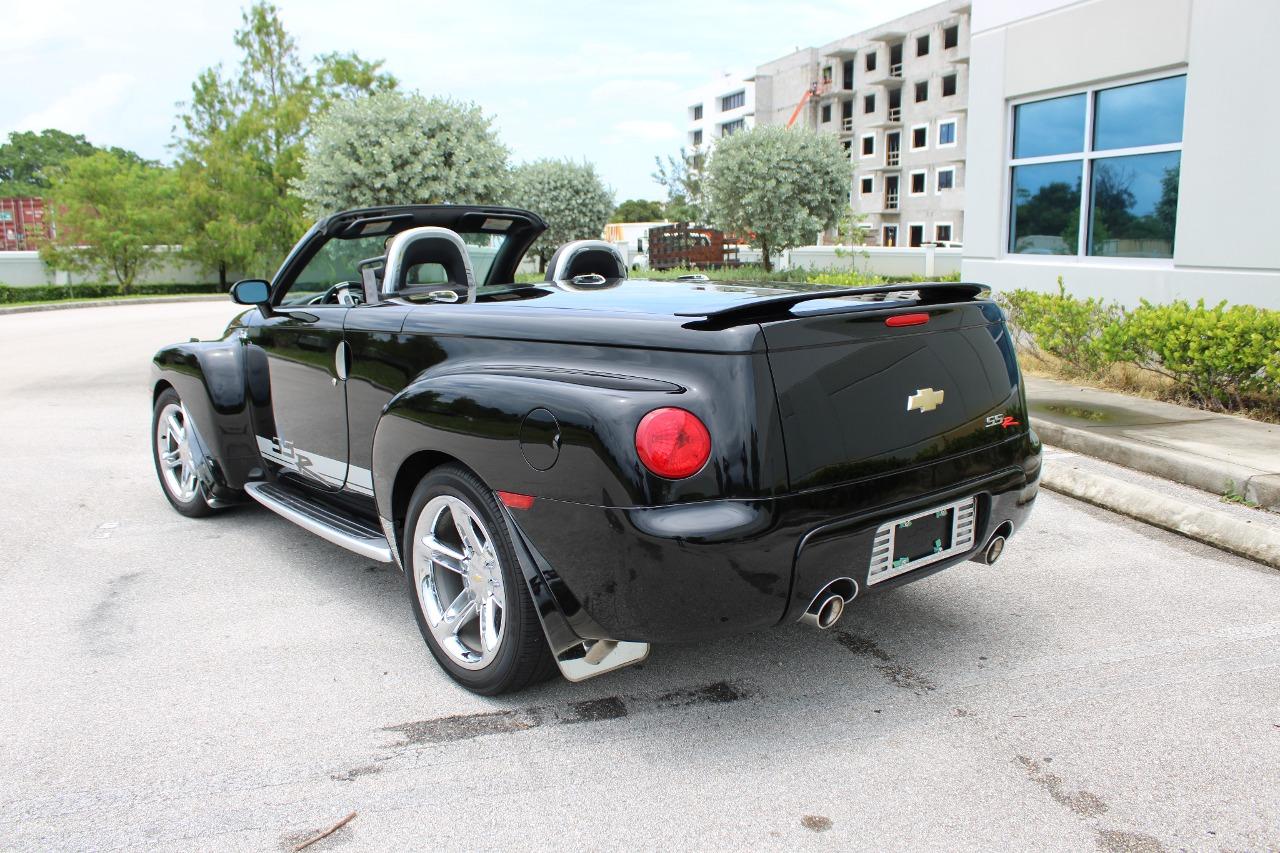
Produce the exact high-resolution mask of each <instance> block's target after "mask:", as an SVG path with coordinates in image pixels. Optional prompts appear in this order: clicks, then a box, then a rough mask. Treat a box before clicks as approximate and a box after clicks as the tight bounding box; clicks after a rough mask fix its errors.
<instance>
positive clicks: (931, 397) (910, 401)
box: [907, 388, 946, 412]
mask: <svg viewBox="0 0 1280 853" xmlns="http://www.w3.org/2000/svg"><path fill="white" fill-rule="evenodd" d="M944 394H946V392H945V391H935V390H933V389H932V388H917V389H916V393H914V394H912V395H911V396H910V397H907V411H908V412H914V411H917V410H918V411H921V412H932V411H933V410H934V409H936V408H938V407H939V406H941V405H942V397H943V395H944Z"/></svg>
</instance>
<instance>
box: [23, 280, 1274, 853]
mask: <svg viewBox="0 0 1280 853" xmlns="http://www.w3.org/2000/svg"><path fill="white" fill-rule="evenodd" d="M233 311H234V306H231V305H230V304H223V303H186V304H171V305H139V306H131V307H129V308H119V307H112V308H97V309H83V310H73V311H58V312H49V313H36V314H21V315H13V316H8V317H0V365H2V366H3V370H0V431H2V434H3V436H4V439H3V445H2V446H0V474H2V476H0V514H2V517H3V519H4V533H3V540H2V541H3V548H2V549H0V650H3V651H2V652H0V849H4V850H28V849H31V850H46V849H58V850H80V849H84V850H91V849H92V850H114V849H162V850H193V849H195V850H280V849H292V848H293V847H294V846H296V845H298V844H300V843H302V842H304V841H306V840H308V839H309V838H311V837H313V836H314V835H315V834H316V833H319V832H321V831H323V830H325V829H327V828H328V827H331V826H332V825H334V824H335V823H337V822H338V821H340V820H341V819H342V818H344V817H346V816H348V815H349V814H350V813H352V812H355V815H356V816H355V817H354V818H352V819H351V820H350V821H349V822H348V823H346V824H345V826H343V827H342V828H341V829H338V830H337V831H336V832H334V833H333V834H332V835H330V836H328V837H327V838H325V839H324V840H322V841H319V842H317V843H316V844H314V845H312V846H310V847H308V848H307V850H308V851H321V850H366V849H375V850H383V849H423V850H427V849H434V850H488V849H494V850H497V849H504V850H505V849H512V848H555V849H557V850H593V851H594V850H615V849H616V850H621V849H636V848H643V849H653V848H660V847H661V848H681V849H742V848H752V849H759V848H766V849H784V848H785V849H815V850H826V849H866V850H877V851H882V850H883V851H894V850H903V851H905V850H985V849H1036V850H1103V851H1155V850H1177V849H1183V848H1185V849H1192V850H1280V572H1277V571H1275V570H1273V569H1268V568H1264V567H1262V566H1259V565H1258V564H1255V563H1251V562H1249V561H1247V560H1244V559H1240V558H1237V557H1232V556H1229V555H1227V554H1225V553H1223V552H1221V551H1217V550H1215V549H1213V548H1211V547H1209V546H1206V545H1201V544H1198V543H1196V542H1192V541H1190V540H1187V539H1184V538H1182V537H1179V536H1176V535H1174V534H1170V533H1166V532H1163V531H1160V530H1157V529H1155V528H1152V527H1148V526H1145V525H1143V524H1141V523H1138V522H1135V521H1132V520H1129V519H1126V518H1122V517H1120V516H1117V515H1113V514H1111V513H1108V512H1106V511H1104V510H1100V509H1096V508H1094V507H1091V506H1087V505H1085V504H1081V503H1077V502H1075V501H1073V500H1071V499H1069V498H1065V497H1062V496H1059V495H1055V494H1052V493H1042V495H1041V498H1040V500H1039V503H1038V505H1037V508H1036V511H1035V513H1034V515H1033V517H1032V520H1031V522H1030V523H1029V525H1028V526H1027V527H1026V528H1024V529H1023V531H1021V533H1020V534H1019V535H1018V536H1017V537H1016V538H1015V539H1014V540H1012V541H1011V543H1010V546H1009V548H1008V549H1007V550H1006V555H1005V557H1004V558H1003V559H1002V560H1001V562H1000V563H998V564H997V565H996V566H993V567H983V566H979V565H977V564H966V565H964V566H961V567H957V568H953V569H950V570H948V571H945V572H942V573H940V574H938V575H936V576H934V577H932V578H930V579H928V580H925V581H923V582H921V583H918V584H913V585H909V586H906V587H902V588H900V589H896V590H891V591H888V592H884V593H881V594H877V595H872V596H868V597H867V598H866V599H864V600H860V601H858V602H856V603H855V605H854V606H853V607H852V608H851V610H850V612H849V614H848V615H847V616H846V617H845V619H844V620H843V621H842V622H841V623H840V624H839V625H838V626H837V628H836V629H833V630H832V631H829V632H825V633H824V632H819V631H816V630H813V629H808V628H804V627H802V626H798V625H788V626H784V627H780V628H777V629H774V630H771V631H766V632H762V633H757V634H753V635H749V636H746V637H741V638H735V639H731V640H724V641H721V642H715V643H704V644H697V645H692V644H691V645H679V646H667V647H658V648H655V649H654V651H653V654H652V656H651V657H650V658H649V660H648V661H646V662H645V663H644V664H643V665H642V666H640V667H636V668H633V669H630V670H625V671H622V672H618V673H615V674H612V675H607V676H605V677H603V678H600V679H596V680H593V681H589V682H585V683H582V684H577V685H573V684H568V683H566V682H563V681H558V680H557V681H553V682H548V683H547V684H544V685H541V686H539V687H537V688H535V689H532V690H529V691H526V692H524V693H521V694H518V695H516V696H512V697H506V698H500V699H484V698H479V697H475V696H472V695H470V694H468V693H466V692H464V691H462V690H461V689H459V688H457V687H455V686H454V685H453V684H452V682H450V681H449V680H448V679H447V678H446V677H445V676H443V675H442V674H441V673H440V672H439V670H438V669H437V667H436V665H435V663H434V662H433V661H432V659H431V658H430V656H429V655H428V653H427V651H426V648H425V646H424V645H423V643H422V640H421V638H420V637H419V636H418V633H417V629H416V627H415V625H414V623H413V619H412V615H411V613H410V609H409V603H408V600H407V597H406V591H405V589H404V584H403V581H402V579H401V578H400V576H399V574H398V573H397V572H396V571H395V570H394V569H392V568H390V567H387V566H378V565H374V564H371V563H369V562H368V561H367V560H364V559H361V558H359V557H357V556H354V555H352V554H349V553H347V552H345V551H342V550H340V549H338V548H337V547H335V546H332V545H329V544H328V543H326V542H324V541H322V540H320V539H318V538H316V537H314V536H311V535H309V534H307V533H305V532H303V531H302V530H300V529H298V528H296V527H293V526H292V525H290V524H289V523H288V522H286V521H284V520H283V519H280V518H278V517H276V516H274V515H271V514H270V513H268V512H266V511H265V510H259V509H257V508H253V507H245V508H240V509H236V510H233V511H230V512H227V513H224V514H221V515H218V516H216V517H214V518H212V519H207V520H189V519H186V518H183V517H181V516H179V515H178V514H176V513H175V512H173V511H172V510H171V509H170V508H169V506H168V504H167V503H166V502H165V500H164V498H163V497H162V495H161V492H160V489H159V486H158V485H157V483H156V482H155V474H154V471H153V469H152V464H151V459H150V455H149V449H148V440H149V395H148V389H147V387H146V382H147V377H148V360H149V357H150V354H151V353H152V352H153V351H154V350H155V349H156V348H157V347H158V346H160V345H162V344H164V343H166V342H169V341H172V340H181V339H184V338H186V337H189V336H192V335H199V336H210V335H212V334H216V333H217V332H218V331H219V330H220V329H221V327H222V326H223V324H225V322H226V320H227V319H229V318H230V316H231V315H232V313H233Z"/></svg>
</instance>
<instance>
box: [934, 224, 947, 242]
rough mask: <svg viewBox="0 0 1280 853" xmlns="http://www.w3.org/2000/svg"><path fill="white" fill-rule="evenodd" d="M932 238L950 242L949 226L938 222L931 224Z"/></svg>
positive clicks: (937, 240) (936, 240)
mask: <svg viewBox="0 0 1280 853" xmlns="http://www.w3.org/2000/svg"><path fill="white" fill-rule="evenodd" d="M933 239H934V241H935V242H937V243H950V242H951V226H950V225H947V224H938V225H935V226H933Z"/></svg>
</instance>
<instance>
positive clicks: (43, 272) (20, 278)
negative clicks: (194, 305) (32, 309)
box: [0, 252, 218, 287]
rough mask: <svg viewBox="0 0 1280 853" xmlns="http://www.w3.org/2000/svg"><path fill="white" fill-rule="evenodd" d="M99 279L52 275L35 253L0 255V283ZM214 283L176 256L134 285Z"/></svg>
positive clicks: (208, 275) (212, 278)
mask: <svg viewBox="0 0 1280 853" xmlns="http://www.w3.org/2000/svg"><path fill="white" fill-rule="evenodd" d="M104 280H105V281H107V282H114V281H115V279H114V278H106V279H103V277H102V276H100V275H83V274H79V273H77V274H73V275H69V274H67V273H64V272H54V271H53V270H51V269H49V268H48V267H47V266H45V265H44V262H43V261H41V260H40V253H39V252H0V284H7V285H11V286H14V287H34V286H38V285H45V284H85V283H90V282H99V281H104ZM217 280H218V276H217V274H216V273H209V272H206V271H204V270H201V269H200V268H199V267H198V266H196V265H194V264H190V263H187V262H185V261H183V260H181V259H179V258H177V257H171V258H166V259H165V260H164V261H162V262H161V263H159V264H157V265H155V266H153V267H151V268H150V269H149V270H147V271H146V272H144V273H143V274H142V275H141V276H139V277H138V281H137V283H138V284H208V283H210V282H215V281H217Z"/></svg>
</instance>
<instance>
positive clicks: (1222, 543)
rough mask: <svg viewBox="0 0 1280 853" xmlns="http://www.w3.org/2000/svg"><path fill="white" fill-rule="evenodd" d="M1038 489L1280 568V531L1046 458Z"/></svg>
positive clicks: (1062, 461)
mask: <svg viewBox="0 0 1280 853" xmlns="http://www.w3.org/2000/svg"><path fill="white" fill-rule="evenodd" d="M1037 432H1039V429H1037ZM1040 484H1041V485H1042V486H1044V487H1045V488H1046V489H1050V490H1052V491H1055V492H1061V493H1062V494H1064V495H1069V496H1070V497H1073V498H1076V499H1077V500H1082V501H1085V502H1086V503H1091V504H1093V505H1095V506H1100V507H1102V508H1103V509H1109V510H1111V511H1112V512H1118V513H1120V514H1121V515H1127V516H1129V517H1130V518H1134V519H1137V520H1138V521H1142V522H1145V523H1146V524H1150V525H1153V526H1155V527H1159V528H1161V529H1162V530H1168V531H1170V532H1172V533H1177V534H1180V535H1182V536H1186V537H1187V538H1188V539H1194V540H1196V541H1197V542H1203V543H1205V544H1206V545H1212V546H1214V547H1215V548H1221V549H1222V550H1224V551H1229V552H1230V553H1232V554H1236V555H1237V556H1240V557H1245V558H1247V559H1250V560H1256V561H1257V562H1259V563H1262V564H1264V565H1267V566H1270V567H1272V568H1274V569H1280V532H1277V531H1275V530H1272V529H1269V528H1268V527H1267V526H1265V525H1264V524H1262V523H1258V524H1251V523H1249V522H1247V521H1241V520H1240V519H1238V518H1234V517H1232V516H1230V515H1227V514H1226V513H1223V512H1215V511H1214V510H1211V509H1206V508H1205V507H1201V506H1196V505H1194V504H1191V503H1187V502H1185V501H1180V500H1178V499H1177V498H1171V497H1168V496H1166V495H1162V494H1160V493H1159V492H1154V491H1152V490H1151V489H1147V488H1144V487H1142V486H1136V485H1134V484H1132V483H1126V482H1124V481H1123V480H1117V479H1116V478H1114V477H1108V476H1106V475H1105V474H1098V473H1094V472H1085V471H1081V470H1079V469H1077V468H1073V467H1071V465H1070V463H1069V462H1067V461H1065V460H1059V459H1046V460H1045V462H1044V468H1043V469H1042V472H1041V475H1040Z"/></svg>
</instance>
